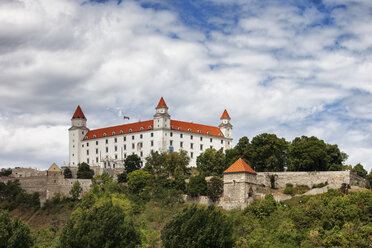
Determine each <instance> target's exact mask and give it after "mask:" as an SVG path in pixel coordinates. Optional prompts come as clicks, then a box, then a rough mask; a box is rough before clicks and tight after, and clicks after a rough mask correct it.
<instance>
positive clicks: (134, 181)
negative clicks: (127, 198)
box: [128, 170, 152, 195]
mask: <svg viewBox="0 0 372 248" xmlns="http://www.w3.org/2000/svg"><path fill="white" fill-rule="evenodd" d="M151 180H152V176H151V174H150V173H148V172H147V171H141V170H136V171H133V172H131V173H129V174H128V191H129V192H130V193H131V194H134V195H140V194H141V193H143V192H144V191H146V188H147V187H148V186H150V185H151Z"/></svg>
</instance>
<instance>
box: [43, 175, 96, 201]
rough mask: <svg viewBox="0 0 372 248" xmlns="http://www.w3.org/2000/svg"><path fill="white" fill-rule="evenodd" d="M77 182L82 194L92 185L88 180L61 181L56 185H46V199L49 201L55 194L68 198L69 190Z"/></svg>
mask: <svg viewBox="0 0 372 248" xmlns="http://www.w3.org/2000/svg"><path fill="white" fill-rule="evenodd" d="M77 181H78V182H79V183H80V187H81V188H82V189H83V193H84V192H88V191H89V189H90V186H91V185H92V181H91V180H90V179H62V180H59V181H58V182H57V183H54V182H51V183H48V185H47V188H46V198H47V199H51V198H53V196H55V195H56V194H60V195H64V196H70V190H71V188H72V186H73V185H74V183H75V182H77Z"/></svg>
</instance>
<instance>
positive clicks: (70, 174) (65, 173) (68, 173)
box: [63, 168, 72, 179]
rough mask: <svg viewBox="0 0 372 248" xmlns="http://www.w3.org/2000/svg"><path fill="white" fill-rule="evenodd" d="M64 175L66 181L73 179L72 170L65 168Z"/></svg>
mask: <svg viewBox="0 0 372 248" xmlns="http://www.w3.org/2000/svg"><path fill="white" fill-rule="evenodd" d="M63 175H64V176H65V178H66V179H67V178H72V172H71V170H70V168H65V169H64V170H63Z"/></svg>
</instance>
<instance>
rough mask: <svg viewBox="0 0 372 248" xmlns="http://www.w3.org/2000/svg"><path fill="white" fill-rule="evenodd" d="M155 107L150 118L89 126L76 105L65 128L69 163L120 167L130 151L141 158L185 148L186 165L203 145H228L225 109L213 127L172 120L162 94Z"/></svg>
mask: <svg viewBox="0 0 372 248" xmlns="http://www.w3.org/2000/svg"><path fill="white" fill-rule="evenodd" d="M155 109H156V113H155V115H154V118H153V120H148V121H140V122H135V123H129V124H124V125H119V126H113V127H105V128H100V129H94V130H89V129H88V128H87V125H86V124H87V119H86V118H85V115H84V113H83V111H82V110H81V108H80V106H78V107H77V108H76V111H75V113H74V115H73V116H72V119H71V128H70V129H69V130H68V131H69V165H70V166H72V167H73V166H78V164H79V163H82V162H86V163H88V164H89V165H91V166H101V167H102V168H120V167H122V166H123V161H124V160H125V159H126V158H127V156H128V155H131V154H137V155H138V156H139V157H141V159H142V161H145V158H146V157H147V156H148V155H150V153H151V152H152V151H153V152H155V151H159V152H165V151H171V152H173V151H175V152H178V151H180V150H185V151H186V152H187V154H188V155H189V157H190V158H191V160H190V166H196V158H197V157H198V156H199V155H200V154H201V153H202V152H204V151H205V150H206V149H208V148H215V149H217V150H219V149H221V148H222V149H223V150H224V151H225V150H226V149H230V148H231V146H232V125H231V124H230V116H229V114H228V113H227V111H226V110H225V111H224V112H223V114H222V116H221V118H220V119H221V124H220V125H219V126H218V127H216V126H207V125H202V124H196V123H192V122H184V121H177V120H172V119H171V117H170V115H169V114H168V106H167V105H166V103H165V101H164V99H163V98H161V99H160V101H159V103H158V105H157V107H156V108H155Z"/></svg>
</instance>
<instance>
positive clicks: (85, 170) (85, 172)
mask: <svg viewBox="0 0 372 248" xmlns="http://www.w3.org/2000/svg"><path fill="white" fill-rule="evenodd" d="M93 176H94V171H93V170H92V169H91V168H90V166H89V165H88V164H87V163H81V164H79V168H78V171H77V178H79V179H92V178H93Z"/></svg>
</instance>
